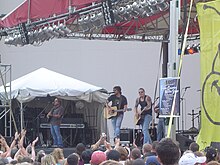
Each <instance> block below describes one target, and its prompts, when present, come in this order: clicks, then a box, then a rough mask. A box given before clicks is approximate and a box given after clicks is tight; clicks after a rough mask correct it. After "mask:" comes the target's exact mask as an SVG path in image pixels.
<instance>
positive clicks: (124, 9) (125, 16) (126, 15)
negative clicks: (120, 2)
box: [119, 7, 131, 21]
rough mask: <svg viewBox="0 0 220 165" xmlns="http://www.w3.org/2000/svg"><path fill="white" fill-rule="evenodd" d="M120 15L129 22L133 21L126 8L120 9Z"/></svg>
mask: <svg viewBox="0 0 220 165" xmlns="http://www.w3.org/2000/svg"><path fill="white" fill-rule="evenodd" d="M119 14H120V15H121V16H123V18H124V19H125V20H126V21H127V20H129V19H131V16H130V14H129V13H127V11H126V8H125V7H120V8H119Z"/></svg>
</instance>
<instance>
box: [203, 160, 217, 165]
mask: <svg viewBox="0 0 220 165" xmlns="http://www.w3.org/2000/svg"><path fill="white" fill-rule="evenodd" d="M206 165H220V163H219V162H217V161H210V162H208V163H207V164H206Z"/></svg>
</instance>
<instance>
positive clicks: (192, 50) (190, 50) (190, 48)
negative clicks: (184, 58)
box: [178, 43, 200, 55]
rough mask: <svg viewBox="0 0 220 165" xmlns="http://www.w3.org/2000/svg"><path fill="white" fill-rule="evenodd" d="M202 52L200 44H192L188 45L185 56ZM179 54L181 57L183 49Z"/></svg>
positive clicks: (179, 50)
mask: <svg viewBox="0 0 220 165" xmlns="http://www.w3.org/2000/svg"><path fill="white" fill-rule="evenodd" d="M199 52H200V44H199V43H198V44H192V45H187V46H186V48H185V49H184V55H192V54H194V53H199ZM178 54H179V55H181V49H178Z"/></svg>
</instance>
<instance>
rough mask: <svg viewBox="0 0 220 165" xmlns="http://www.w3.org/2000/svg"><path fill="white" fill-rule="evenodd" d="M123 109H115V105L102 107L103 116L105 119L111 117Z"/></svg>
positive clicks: (128, 109)
mask: <svg viewBox="0 0 220 165" xmlns="http://www.w3.org/2000/svg"><path fill="white" fill-rule="evenodd" d="M131 110H132V108H127V111H131ZM123 111H124V109H117V107H116V106H113V107H111V109H109V108H108V107H105V108H104V118H106V119H111V118H112V117H114V116H117V113H118V112H123Z"/></svg>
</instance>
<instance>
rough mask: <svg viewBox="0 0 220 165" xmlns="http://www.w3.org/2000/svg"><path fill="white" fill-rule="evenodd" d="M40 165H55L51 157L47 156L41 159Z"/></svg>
mask: <svg viewBox="0 0 220 165" xmlns="http://www.w3.org/2000/svg"><path fill="white" fill-rule="evenodd" d="M41 165H56V161H55V159H54V157H53V156H52V155H50V154H48V155H45V156H44V157H42V160H41Z"/></svg>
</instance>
